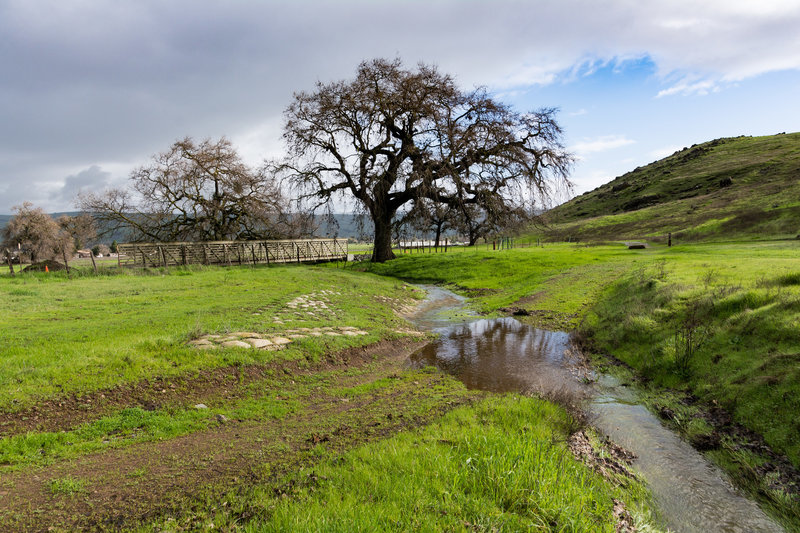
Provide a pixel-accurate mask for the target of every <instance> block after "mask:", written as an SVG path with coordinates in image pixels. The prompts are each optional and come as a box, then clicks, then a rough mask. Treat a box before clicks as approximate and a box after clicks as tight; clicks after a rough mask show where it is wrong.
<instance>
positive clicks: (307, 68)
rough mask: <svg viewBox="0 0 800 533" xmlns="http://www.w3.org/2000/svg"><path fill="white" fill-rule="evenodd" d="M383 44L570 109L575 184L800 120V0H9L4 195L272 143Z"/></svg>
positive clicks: (2, 5)
mask: <svg viewBox="0 0 800 533" xmlns="http://www.w3.org/2000/svg"><path fill="white" fill-rule="evenodd" d="M375 57H387V58H394V57H400V58H401V59H403V61H405V62H406V64H407V65H409V66H412V65H414V64H416V63H418V62H420V61H422V62H425V63H432V64H436V65H438V66H439V68H440V69H441V70H442V71H443V72H446V73H450V74H453V75H454V76H455V77H456V78H457V80H458V81H459V83H460V84H461V85H463V86H464V87H465V88H471V87H473V86H476V85H483V86H486V87H488V88H489V89H490V91H492V92H493V93H494V94H495V95H496V97H497V98H499V99H501V100H503V101H505V102H508V103H510V104H512V105H514V106H515V107H517V108H518V109H520V110H528V109H536V108H539V107H543V106H548V107H549V106H555V107H558V108H560V110H561V111H560V114H559V121H560V122H561V124H562V126H563V127H564V128H565V133H566V142H567V144H568V146H569V147H571V149H572V150H573V151H574V152H575V153H576V154H577V155H578V156H579V158H580V160H579V163H578V165H577V166H576V168H575V170H574V173H573V176H572V179H573V181H574V182H575V185H576V187H575V192H576V193H580V192H583V191H586V190H589V189H592V188H594V187H596V186H598V185H600V184H602V183H605V182H606V181H609V180H610V179H612V178H614V177H616V176H618V175H620V174H622V173H624V172H626V171H627V170H631V169H633V168H634V167H636V166H638V165H643V164H647V163H649V162H651V161H653V160H655V159H659V158H661V157H664V156H666V155H669V154H670V153H672V152H673V151H675V150H677V149H680V148H682V147H684V146H688V145H691V144H693V143H698V142H703V141H706V140H710V139H713V138H716V137H722V136H737V135H767V134H773V133H779V132H782V131H786V132H793V131H798V130H800V0H703V1H701V2H698V1H696V0H686V1H684V0H656V1H645V0H637V1H630V0H619V1H601V0H586V1H573V0H552V1H543V0H527V1H502V0H501V1H498V0H492V1H489V0H461V1H456V0H451V1H445V0H441V1H440V0H424V1H414V0H407V1H400V0H393V1H389V0H384V1H380V0H369V1H368V0H363V1H351V0H330V1H321V0H295V1H293V2H289V1H286V2H278V1H260V2H255V1H252V2H248V1H238V2H234V1H221V0H220V1H216V2H213V1H206V0H185V1H184V0H169V1H166V0H163V1H146V0H130V1H124V0H109V1H95V0H81V1H78V0H74V1H73V0H56V1H38V0H19V1H12V0H0V213H10V212H11V208H12V206H14V205H18V204H20V203H21V202H23V201H30V202H33V203H34V204H36V205H38V206H41V207H43V208H45V209H46V210H48V211H51V212H52V211H67V210H73V209H74V196H75V194H76V193H77V192H78V191H80V190H98V191H99V190H101V189H103V188H104V187H107V186H110V185H119V184H124V183H125V182H126V181H127V178H128V175H129V173H130V171H131V169H132V168H134V167H136V166H138V165H141V164H144V163H146V162H147V160H148V158H149V157H150V156H151V155H152V154H153V153H155V152H158V151H162V150H165V149H166V148H167V147H168V146H169V145H170V144H171V143H172V142H174V141H175V140H176V139H178V138H182V137H184V136H187V135H189V136H193V137H195V138H198V139H199V138H205V137H212V138H218V137H220V136H222V135H225V136H227V137H228V138H230V139H231V140H232V141H233V142H234V144H235V145H236V146H237V147H238V149H239V150H240V153H241V154H242V155H243V156H244V157H245V159H246V160H247V161H248V162H249V163H251V164H253V165H257V164H259V163H260V162H261V161H262V160H263V159H264V158H268V157H274V156H279V155H280V154H281V152H282V141H281V137H280V136H281V121H282V112H283V109H284V108H285V107H286V105H287V104H288V103H289V101H290V99H291V96H292V93H293V91H300V90H309V89H313V86H314V83H315V82H316V81H318V80H321V81H332V80H338V79H347V78H351V77H352V76H353V75H354V74H355V69H356V67H357V65H358V63H359V62H361V61H362V60H364V59H371V58H375Z"/></svg>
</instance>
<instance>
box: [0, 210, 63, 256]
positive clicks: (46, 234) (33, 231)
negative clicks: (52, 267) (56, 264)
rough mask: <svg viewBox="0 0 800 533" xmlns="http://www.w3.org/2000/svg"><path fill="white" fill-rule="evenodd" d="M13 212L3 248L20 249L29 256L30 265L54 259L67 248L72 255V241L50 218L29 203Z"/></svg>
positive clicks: (6, 229) (6, 228)
mask: <svg viewBox="0 0 800 533" xmlns="http://www.w3.org/2000/svg"><path fill="white" fill-rule="evenodd" d="M13 211H15V212H16V214H15V215H14V217H13V218H12V219H11V220H9V222H8V224H6V227H5V228H3V232H2V236H3V245H2V246H3V247H4V248H9V249H17V248H18V249H20V250H21V251H22V253H25V254H27V255H28V256H29V257H30V260H31V263H35V262H37V261H42V260H45V259H53V258H55V257H57V256H59V255H63V253H64V252H65V251H66V250H67V249H69V252H68V253H72V240H71V239H72V238H71V236H70V235H69V234H68V233H67V232H65V231H64V230H63V229H62V228H61V226H59V224H58V223H57V222H56V221H55V220H53V217H51V216H50V215H48V214H47V213H45V212H44V211H43V210H42V208H40V207H33V204H32V203H30V202H24V203H23V204H22V205H18V206H14V208H13Z"/></svg>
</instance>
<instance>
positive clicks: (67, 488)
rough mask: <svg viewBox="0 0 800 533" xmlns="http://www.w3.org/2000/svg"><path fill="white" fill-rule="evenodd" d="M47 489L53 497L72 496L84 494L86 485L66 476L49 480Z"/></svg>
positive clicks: (81, 481)
mask: <svg viewBox="0 0 800 533" xmlns="http://www.w3.org/2000/svg"><path fill="white" fill-rule="evenodd" d="M48 489H49V490H50V494H52V495H54V496H73V495H75V494H81V493H84V492H86V483H85V482H84V481H83V480H80V479H77V478H74V477H72V476H66V477H62V478H56V479H52V480H50V483H48Z"/></svg>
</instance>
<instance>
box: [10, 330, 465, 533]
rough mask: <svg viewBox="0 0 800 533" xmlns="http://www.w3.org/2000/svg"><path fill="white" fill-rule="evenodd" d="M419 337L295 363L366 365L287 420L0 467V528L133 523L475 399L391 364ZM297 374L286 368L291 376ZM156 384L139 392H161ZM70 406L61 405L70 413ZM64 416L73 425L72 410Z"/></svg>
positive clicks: (218, 384)
mask: <svg viewBox="0 0 800 533" xmlns="http://www.w3.org/2000/svg"><path fill="white" fill-rule="evenodd" d="M418 345H419V343H415V342H410V341H396V342H393V343H392V342H384V343H379V344H378V345H373V346H371V347H369V348H367V349H365V348H361V349H356V350H348V351H347V352H346V353H340V354H337V357H336V358H335V360H334V359H332V360H327V361H325V362H323V363H320V364H318V365H316V366H315V367H314V368H313V369H305V370H299V369H295V370H296V371H297V372H298V373H303V372H305V373H311V372H319V371H322V370H326V369H327V370H331V369H341V368H348V367H353V366H361V367H364V366H365V365H369V366H368V368H369V370H368V372H365V373H361V374H356V375H352V374H349V375H348V374H347V373H340V374H334V375H335V376H336V377H334V378H332V381H329V382H328V383H326V385H325V386H324V388H323V387H321V388H320V390H318V391H316V392H315V393H314V394H313V395H312V398H311V399H310V401H309V403H308V404H307V405H306V406H305V408H304V409H302V410H301V411H300V412H298V413H296V414H294V415H292V416H290V417H288V418H283V419H280V420H268V421H259V422H237V421H227V422H224V423H220V424H219V425H217V426H216V427H213V428H210V429H208V430H204V431H200V432H196V433H192V434H189V435H186V436H183V437H178V438H174V439H170V440H167V441H162V442H155V443H142V444H137V445H132V446H129V447H126V448H121V449H114V450H108V451H105V452H103V453H97V454H93V455H88V456H83V457H80V458H77V459H74V460H69V461H64V462H61V463H57V464H55V465H52V466H49V467H45V468H36V469H33V468H31V469H25V470H23V471H20V472H12V473H4V474H0V475H2V477H0V524H2V525H3V528H2V530H3V531H17V530H20V531H59V530H74V529H81V530H104V529H118V528H120V527H126V526H133V525H135V524H137V523H140V522H142V521H147V520H154V519H157V518H159V517H162V516H164V515H165V514H170V513H177V512H178V511H180V510H185V509H186V508H187V506H189V505H190V504H188V503H187V502H191V501H192V499H194V498H202V497H207V496H208V495H209V494H222V493H224V492H226V491H228V490H231V489H233V488H236V487H242V486H247V485H251V484H253V483H269V482H270V481H274V479H275V478H276V476H277V475H278V474H280V473H281V472H285V471H287V470H289V469H291V468H293V467H296V466H297V465H298V464H300V463H303V462H308V461H311V460H312V459H311V456H312V455H313V454H311V453H310V452H309V451H310V450H311V449H312V448H314V447H315V446H317V445H320V444H323V445H324V447H325V448H326V449H327V450H331V451H334V452H337V451H342V450H345V449H347V448H349V447H352V446H354V445H357V444H359V443H362V442H365V441H369V440H374V439H377V438H383V437H385V436H388V435H391V434H393V433H396V432H398V431H401V430H403V429H405V428H408V427H413V426H417V425H420V424H424V423H427V422H428V421H429V420H432V419H433V418H435V417H438V416H439V415H440V414H441V413H443V412H445V411H447V410H449V409H450V408H452V407H454V406H456V405H459V404H462V403H464V402H466V401H470V400H471V399H472V398H474V397H475V396H474V395H473V394H466V393H464V392H463V391H459V390H457V389H453V388H452V387H449V388H448V387H443V386H441V385H442V384H443V383H444V382H445V380H447V378H445V377H444V376H441V375H439V374H434V373H419V374H417V375H415V376H414V381H409V380H404V379H401V378H400V377H399V375H398V372H399V371H400V370H401V368H402V364H403V361H404V360H405V358H406V356H407V354H408V353H409V352H410V351H412V350H413V349H414V348H416V347H417V346H418ZM251 370H254V369H251ZM231 371H232V370H231V369H218V370H215V371H210V373H208V374H207V375H203V374H201V376H198V377H197V378H196V379H198V380H199V381H197V382H196V383H197V384H202V385H204V386H200V387H198V389H192V388H191V387H192V384H191V383H182V384H181V386H180V387H176V388H175V389H172V388H167V389H166V390H167V391H168V392H166V393H161V392H156V393H155V394H167V395H171V396H170V397H175V398H182V401H185V400H189V398H195V397H199V396H193V395H195V394H198V395H199V392H198V390H203V391H211V392H212V393H214V394H223V395H224V394H228V395H230V394H234V395H235V394H236V389H237V388H236V387H231V386H229V384H230V378H229V376H230V374H229V372H231ZM266 373H267V372H266V370H265V369H263V368H262V369H261V370H260V371H259V372H250V371H247V372H246V380H250V381H251V382H252V381H254V380H257V379H258V376H259V375H265V374H266ZM296 375H298V374H294V373H292V377H295V376H296ZM387 377H388V378H391V377H397V378H398V379H396V385H395V380H393V381H392V383H391V385H390V386H385V387H380V388H376V389H375V391H373V392H371V393H368V394H362V395H358V396H355V397H353V398H342V397H339V396H337V395H334V394H331V391H332V390H335V389H336V388H337V387H342V386H347V387H352V386H354V385H358V384H362V383H372V382H374V381H375V380H377V379H381V378H387ZM292 382H293V380H292V379H291V378H290V377H288V374H287V381H286V383H284V384H283V386H286V387H291V386H292ZM206 384H208V386H205V385H206ZM151 385H152V384H151ZM141 386H142V387H144V386H143V385H141ZM158 386H160V385H154V386H151V387H149V388H145V390H148V391H153V390H162V389H158V388H157V387H158ZM135 390H139V389H135ZM282 390H284V389H282ZM180 391H185V393H186V396H185V397H183V396H180ZM98 394H100V393H98ZM112 397H115V396H112ZM106 398H108V395H106ZM189 401H194V400H193V399H192V400H189ZM109 404H110V405H114V403H113V402H109ZM69 409H70V408H69V407H67V410H65V411H64V412H71V411H69ZM48 413H50V415H49V416H50V417H52V418H48V417H45V418H43V419H40V421H39V423H43V422H42V420H45V421H48V420H49V421H50V422H44V423H51V424H56V418H57V410H56V409H55V408H53V409H52V410H50V411H48ZM71 420H73V422H70V423H74V418H73V419H71ZM15 427H19V426H15ZM0 472H2V471H0ZM59 479H77V480H80V481H81V484H82V489H81V490H79V491H76V492H75V493H73V494H54V493H53V492H54V491H53V490H52V487H51V483H52V481H53V480H59Z"/></svg>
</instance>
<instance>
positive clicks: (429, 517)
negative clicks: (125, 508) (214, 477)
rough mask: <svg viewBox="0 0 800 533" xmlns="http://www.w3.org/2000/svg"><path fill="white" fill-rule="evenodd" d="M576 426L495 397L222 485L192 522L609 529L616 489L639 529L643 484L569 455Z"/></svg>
mask: <svg viewBox="0 0 800 533" xmlns="http://www.w3.org/2000/svg"><path fill="white" fill-rule="evenodd" d="M574 427H575V422H574V421H573V420H572V419H571V418H570V416H569V415H568V414H567V413H566V412H565V411H564V410H563V409H561V408H559V407H557V406H555V405H553V404H550V403H547V402H545V401H543V400H539V399H535V398H529V397H520V396H517V395H508V396H497V397H493V398H491V399H488V400H485V401H483V402H482V403H480V404H479V405H477V406H474V407H462V408H459V409H456V410H454V411H452V412H450V413H448V414H447V415H446V416H445V417H444V418H443V419H441V420H440V421H438V422H435V423H434V424H431V425H430V426H427V427H425V428H422V429H419V430H416V431H411V432H404V433H401V434H399V435H396V436H394V437H392V438H390V439H388V440H385V441H380V442H375V443H371V444H367V445H364V446H362V447H359V448H357V449H354V450H352V451H350V452H348V453H345V454H344V455H335V454H334V455H333V456H328V457H327V458H325V459H324V460H323V461H321V462H319V463H317V464H315V465H313V466H310V467H307V468H304V469H301V470H300V471H297V472H293V473H291V474H289V475H288V476H285V477H284V478H281V479H279V480H277V484H278V487H279V488H277V489H275V488H273V487H272V486H270V487H256V488H254V489H253V490H252V491H251V492H250V493H249V494H248V495H247V496H246V497H243V496H242V494H241V493H236V494H233V493H232V494H229V495H228V497H227V498H222V500H224V501H225V505H223V506H217V511H216V512H215V513H209V514H207V515H201V516H196V515H195V516H193V517H191V518H190V520H191V521H192V523H195V524H207V523H214V524H215V526H216V527H222V528H225V527H229V526H233V525H234V524H236V525H237V527H239V528H241V529H242V530H244V531H259V532H261V531H343V532H344V531H347V532H351V531H467V530H474V529H478V530H482V531H520V530H536V531H593V532H594V531H609V532H611V531H615V521H614V519H613V515H612V512H611V508H612V505H613V499H614V498H617V499H620V500H622V501H624V502H626V504H627V506H628V508H629V509H630V510H631V511H633V513H634V515H635V516H637V517H638V521H639V522H640V525H644V526H645V527H647V524H648V522H650V521H651V518H650V516H649V514H648V511H647V508H648V505H649V503H648V496H647V492H646V491H645V490H644V489H643V486H642V485H641V484H640V483H639V482H636V481H632V480H630V479H628V478H618V479H616V480H615V481H614V482H607V481H605V480H603V479H602V478H601V477H600V476H599V475H598V474H596V473H594V472H593V471H591V470H590V469H589V468H588V467H586V466H584V465H583V464H581V463H579V462H578V461H576V460H575V459H574V458H573V456H572V454H571V453H570V452H569V451H568V449H567V447H566V444H565V440H566V438H567V436H568V435H569V433H570V432H571V430H573V428H574ZM325 455H326V454H325V453H324V451H323V452H322V453H321V456H322V457H325ZM217 501H219V500H217ZM242 516H247V518H246V519H242ZM181 523H182V522H181V521H180V520H178V521H172V522H167V523H166V524H159V526H158V527H157V529H161V528H162V527H165V526H166V528H167V529H168V530H169V529H173V528H174V529H177V528H178V527H180V526H181ZM170 526H172V527H170Z"/></svg>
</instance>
